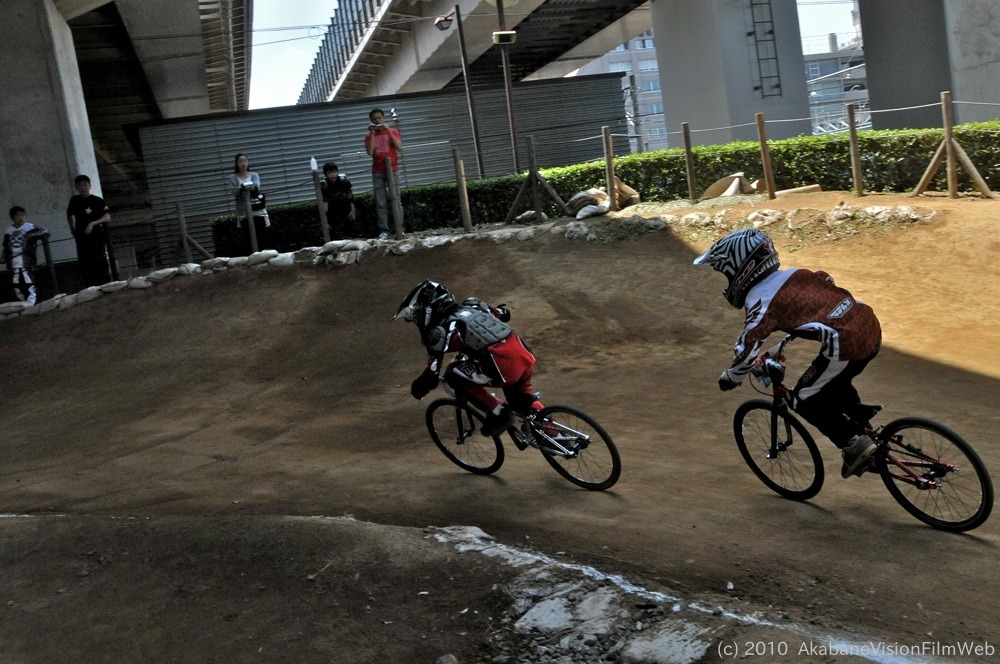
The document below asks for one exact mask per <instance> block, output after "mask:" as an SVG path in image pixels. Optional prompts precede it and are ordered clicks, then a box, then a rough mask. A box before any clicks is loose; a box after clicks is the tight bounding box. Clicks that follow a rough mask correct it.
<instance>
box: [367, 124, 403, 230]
mask: <svg viewBox="0 0 1000 664" xmlns="http://www.w3.org/2000/svg"><path fill="white" fill-rule="evenodd" d="M368 119H369V121H370V124H369V125H368V133H367V134H365V150H366V151H367V152H368V154H369V155H371V158H372V189H373V190H374V192H375V209H376V211H377V212H378V230H379V234H378V238H379V239H380V240H385V239H386V238H388V237H389V235H390V233H389V201H388V197H387V191H386V190H387V189H388V175H387V173H386V169H385V161H386V159H389V161H390V163H391V164H392V174H393V178H392V197H393V199H394V200H397V201H398V200H399V176H398V173H399V151H400V150H402V149H403V139H402V137H401V136H400V135H399V130H398V129H396V128H395V127H390V126H389V125H388V124H387V123H386V120H385V114H384V113H383V112H382V109H381V108H376V109H373V110H372V112H371V113H369V114H368ZM400 212H402V206H400ZM399 221H400V223H402V221H403V220H402V218H400V220H399Z"/></svg>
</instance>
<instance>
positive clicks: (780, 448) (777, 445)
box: [767, 404, 793, 460]
mask: <svg viewBox="0 0 1000 664" xmlns="http://www.w3.org/2000/svg"><path fill="white" fill-rule="evenodd" d="M783 410H784V407H783V406H780V405H778V404H775V405H774V407H772V408H771V449H770V450H769V451H768V453H767V458H768V459H772V460H773V459H777V458H778V455H779V454H781V453H782V452H784V451H785V450H787V449H788V448H789V447H791V445H792V442H793V438H792V425H791V423H790V422H789V421H788V418H785V417H778V415H779V413H781V412H783ZM779 420H780V422H781V424H783V425H784V429H785V440H784V441H779V440H778V422H779Z"/></svg>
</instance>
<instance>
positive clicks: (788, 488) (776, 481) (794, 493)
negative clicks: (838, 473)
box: [733, 399, 824, 500]
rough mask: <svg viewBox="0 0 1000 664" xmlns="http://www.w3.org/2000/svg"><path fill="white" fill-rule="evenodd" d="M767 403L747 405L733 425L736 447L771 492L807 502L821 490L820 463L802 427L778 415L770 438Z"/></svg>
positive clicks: (742, 407) (780, 414)
mask: <svg viewBox="0 0 1000 664" xmlns="http://www.w3.org/2000/svg"><path fill="white" fill-rule="evenodd" d="M771 422H772V411H771V404H770V403H769V402H766V401H763V400H760V399H756V400H752V401H748V402H746V403H745V404H743V405H742V406H740V408H739V409H738V410H737V411H736V417H735V419H734V421H733V428H734V433H735V435H736V445H737V447H738V448H739V450H740V453H741V454H742V455H743V459H744V461H746V462H747V465H748V466H750V469H751V470H753V472H754V474H755V475H757V477H758V478H759V479H760V480H761V481H762V482H764V484H766V485H767V486H768V487H769V488H770V489H771V490H772V491H774V492H776V493H778V494H780V495H782V496H784V497H786V498H792V499H794V500H808V499H809V498H812V497H813V496H815V495H816V494H817V493H819V490H820V488H821V487H822V486H823V479H824V472H823V460H822V457H821V456H820V454H819V450H818V449H817V448H816V444H815V443H814V442H813V440H812V438H811V437H810V436H809V434H808V433H807V432H806V430H805V429H804V428H803V427H802V424H801V423H800V422H799V421H798V420H796V419H795V418H794V417H793V416H791V415H790V414H788V413H784V412H782V413H779V414H778V416H777V422H776V427H775V431H776V438H774V437H773V436H772V425H771Z"/></svg>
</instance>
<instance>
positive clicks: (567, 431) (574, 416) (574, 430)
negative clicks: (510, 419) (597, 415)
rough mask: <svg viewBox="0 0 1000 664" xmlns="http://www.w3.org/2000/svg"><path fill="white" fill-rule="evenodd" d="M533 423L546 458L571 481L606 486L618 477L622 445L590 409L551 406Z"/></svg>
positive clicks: (597, 488)
mask: <svg viewBox="0 0 1000 664" xmlns="http://www.w3.org/2000/svg"><path fill="white" fill-rule="evenodd" d="M533 426H534V429H535V435H536V436H537V437H538V438H539V440H540V442H541V450H542V454H543V455H544V456H545V460H546V461H548V462H549V465H551V466H552V467H553V468H555V469H556V471H558V472H559V474H560V475H562V476H563V477H565V478H566V479H568V480H569V481H570V482H573V483H574V484H577V485H578V486H582V487H584V488H585V489H591V490H602V489H607V488H609V487H611V486H612V485H614V483H615V482H617V481H618V477H619V476H620V474H621V459H620V457H619V455H618V449H617V448H616V447H615V444H614V442H613V441H612V440H611V438H610V436H608V434H607V433H606V432H605V431H604V429H603V428H602V427H601V426H600V425H599V424H598V423H597V422H595V421H594V420H593V419H592V418H591V417H590V416H589V415H587V414H586V413H584V412H582V411H579V410H577V409H575V408H570V407H568V406H550V407H548V408H546V409H545V410H543V411H542V412H541V413H540V414H539V416H538V421H536V422H535V423H534V425H533Z"/></svg>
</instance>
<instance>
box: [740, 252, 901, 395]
mask: <svg viewBox="0 0 1000 664" xmlns="http://www.w3.org/2000/svg"><path fill="white" fill-rule="evenodd" d="M746 313H747V317H746V324H745V327H744V328H743V334H741V335H740V338H739V339H737V341H736V344H735V346H734V347H733V365H732V367H731V368H730V369H729V370H728V373H729V375H730V376H731V377H732V379H733V380H735V381H737V382H738V381H740V380H742V378H743V376H745V375H746V374H747V373H748V372H749V371H750V367H751V366H752V365H753V362H754V360H755V359H756V357H757V353H758V351H759V350H760V346H761V344H763V343H764V340H765V339H767V337H768V335H770V334H771V333H772V332H775V331H777V330H782V331H784V332H788V333H794V334H795V335H796V336H797V337H802V338H805V339H812V340H814V341H819V342H820V344H821V346H822V347H821V349H820V353H822V354H823V355H825V356H826V357H828V358H830V359H831V360H844V361H850V360H863V359H865V358H867V357H869V356H871V354H872V353H873V352H875V349H876V348H877V346H878V344H879V341H880V340H881V338H882V328H881V326H880V325H879V322H878V318H876V317H875V312H874V311H872V308H871V307H869V306H868V305H867V304H864V303H863V302H859V301H858V300H856V299H855V298H854V296H853V295H851V293H850V292H849V291H847V290H846V289H844V288H841V287H839V286H837V285H835V284H834V283H833V277H831V276H830V275H829V274H827V273H826V272H813V271H811V270H805V269H801V268H790V269H788V270H779V271H777V272H774V273H772V274H770V275H769V276H767V277H766V278H764V279H763V280H761V282H760V283H758V284H757V285H755V286H754V287H753V288H751V289H750V291H749V292H748V293H747V298H746Z"/></svg>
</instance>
